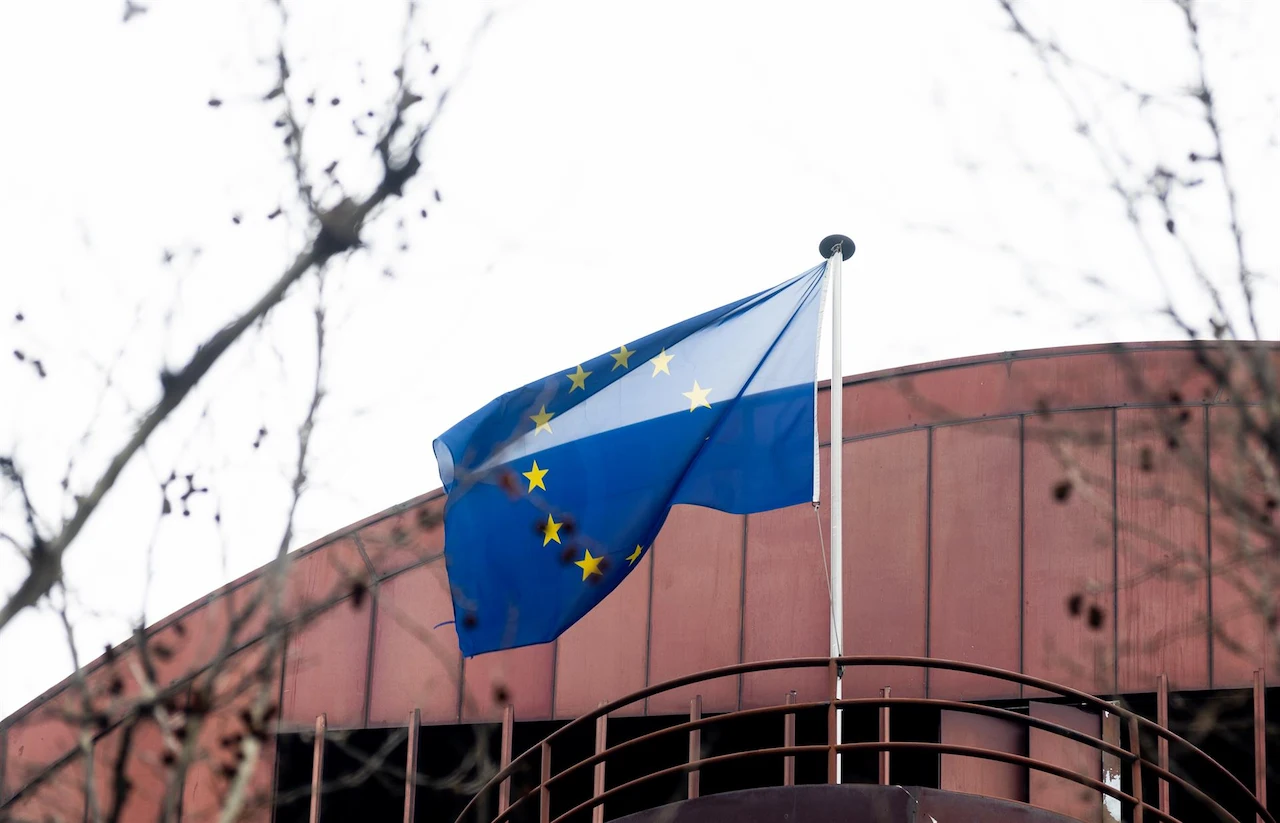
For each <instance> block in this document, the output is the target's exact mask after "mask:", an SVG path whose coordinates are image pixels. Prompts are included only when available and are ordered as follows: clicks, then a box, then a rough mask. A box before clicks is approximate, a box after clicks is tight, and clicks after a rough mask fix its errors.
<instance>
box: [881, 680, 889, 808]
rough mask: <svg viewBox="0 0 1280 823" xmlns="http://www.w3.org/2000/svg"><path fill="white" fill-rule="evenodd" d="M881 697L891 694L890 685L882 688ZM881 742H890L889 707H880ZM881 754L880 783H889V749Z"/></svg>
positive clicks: (885, 784) (884, 784)
mask: <svg viewBox="0 0 1280 823" xmlns="http://www.w3.org/2000/svg"><path fill="white" fill-rule="evenodd" d="M880 696H881V697H888V696H889V687H888V686H885V687H884V688H883V689H881V690H880ZM880 742H881V743H888V742H889V707H888V706H881V707H880ZM879 755H880V785H881V786H888V785H889V750H888V749H885V750H884V751H882V752H880V753H879Z"/></svg>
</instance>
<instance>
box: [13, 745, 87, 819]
mask: <svg viewBox="0 0 1280 823" xmlns="http://www.w3.org/2000/svg"><path fill="white" fill-rule="evenodd" d="M84 786H85V768H84V759H83V758H82V757H80V756H78V755H77V756H76V757H75V758H74V759H72V760H70V761H68V762H67V763H65V764H64V765H62V766H60V767H59V768H58V769H57V770H56V771H54V772H53V773H52V774H51V775H50V776H49V779H47V780H46V781H44V782H43V783H41V784H40V785H38V786H32V787H30V788H28V789H27V790H26V791H24V792H22V795H21V796H20V797H18V798H17V799H15V800H12V801H7V800H6V801H5V803H6V804H7V805H0V808H2V809H3V814H9V815H12V817H13V818H14V819H15V820H41V821H43V820H66V821H71V823H78V821H81V820H83V819H84V814H85V791H84ZM13 788H14V787H13V786H10V789H11V790H12V789H13Z"/></svg>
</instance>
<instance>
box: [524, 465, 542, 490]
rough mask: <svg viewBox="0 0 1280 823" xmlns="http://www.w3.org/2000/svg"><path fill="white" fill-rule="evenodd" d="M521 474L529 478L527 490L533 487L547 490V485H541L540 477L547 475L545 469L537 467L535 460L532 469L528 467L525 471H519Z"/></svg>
mask: <svg viewBox="0 0 1280 823" xmlns="http://www.w3.org/2000/svg"><path fill="white" fill-rule="evenodd" d="M521 474H523V475H524V476H525V477H527V478H528V479H529V491H533V490H534V489H542V490H543V491H546V490H547V487H546V486H544V485H542V478H544V477H546V476H547V470H546V469H540V468H538V461H537V460H535V461H533V468H532V469H529V471H527V472H521Z"/></svg>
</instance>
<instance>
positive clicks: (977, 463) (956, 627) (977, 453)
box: [881, 419, 1022, 698]
mask: <svg viewBox="0 0 1280 823" xmlns="http://www.w3.org/2000/svg"><path fill="white" fill-rule="evenodd" d="M1019 433H1020V426H1019V421H1018V420H1016V419H1012V420H997V421H991V422H986V423H972V424H967V425H963V426H946V427H942V428H939V429H937V430H936V431H935V432H934V442H933V468H932V478H933V501H932V527H931V528H932V534H931V550H930V579H929V592H930V593H929V600H930V604H929V654H930V655H931V656H933V657H944V658H951V659H955V660H964V661H967V662H971V663H983V664H986V665H990V666H998V667H1000V668H1004V669H1012V670H1015V671H1016V670H1018V668H1019V664H1020V660H1021V639H1020V621H1021V617H1022V609H1021V608H1020V607H1019V606H1020V604H1019V598H1018V588H1019V558H1018V555H1019V528H1018V525H1019V523H1018V518H1019V515H1018V507H1019V491H1020V484H1019V469H1018V466H1019V455H1020V451H1019ZM881 685H887V684H881ZM929 694H930V696H932V697H951V698H996V697H1016V696H1017V687H1016V686H1014V685H1012V684H1008V683H1003V682H997V681H992V680H989V679H987V678H980V677H975V676H973V675H965V674H957V673H952V672H943V671H932V672H930V679H929Z"/></svg>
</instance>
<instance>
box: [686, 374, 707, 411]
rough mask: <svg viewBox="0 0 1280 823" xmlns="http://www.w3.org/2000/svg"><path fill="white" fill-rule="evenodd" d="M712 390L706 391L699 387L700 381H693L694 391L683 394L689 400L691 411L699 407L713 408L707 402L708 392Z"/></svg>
mask: <svg viewBox="0 0 1280 823" xmlns="http://www.w3.org/2000/svg"><path fill="white" fill-rule="evenodd" d="M709 391H711V389H704V388H702V387H701V386H699V385H698V381H697V380H695V381H693V391H687V392H682V393H683V394H684V396H685V397H687V398H689V411H693V410H694V409H696V408H698V407H699V406H706V407H707V408H708V409H709V408H711V404H710V403H708V402H707V392H709Z"/></svg>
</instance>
